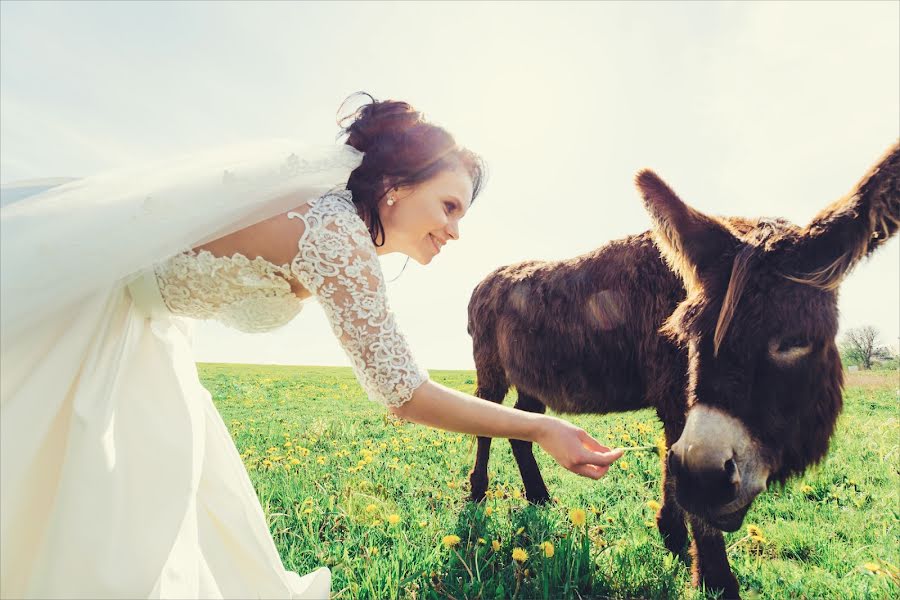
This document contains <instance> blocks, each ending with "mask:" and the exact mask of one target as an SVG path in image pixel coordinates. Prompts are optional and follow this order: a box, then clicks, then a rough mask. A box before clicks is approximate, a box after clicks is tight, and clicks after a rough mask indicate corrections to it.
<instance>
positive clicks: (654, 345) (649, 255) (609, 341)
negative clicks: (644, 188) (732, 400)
mask: <svg viewBox="0 0 900 600" xmlns="http://www.w3.org/2000/svg"><path fill="white" fill-rule="evenodd" d="M684 295H685V291H684V287H683V285H682V283H681V281H680V279H678V278H677V277H676V276H675V275H674V274H673V273H672V272H671V270H670V269H669V268H668V266H667V265H666V264H665V262H664V261H663V260H662V258H661V257H660V254H659V251H658V250H657V248H656V246H655V245H654V243H653V240H652V238H651V235H650V233H649V232H646V233H643V234H640V235H636V236H630V237H628V238H625V239H622V240H618V241H615V242H611V243H609V244H606V245H605V246H603V247H601V248H598V249H597V250H594V251H593V252H590V253H588V254H585V255H582V256H579V257H576V258H573V259H569V260H564V261H554V262H545V261H528V262H523V263H518V264H514V265H509V266H506V267H502V268H500V269H497V270H496V271H494V272H493V273H491V274H490V275H488V276H487V277H486V278H485V279H484V280H483V281H482V282H481V283H480V284H479V285H478V287H476V288H475V291H474V292H473V294H472V298H471V300H470V302H469V333H470V334H471V336H472V342H473V353H474V358H475V366H476V369H477V371H478V390H477V394H478V395H479V396H480V397H482V398H484V399H487V400H491V401H494V402H499V401H501V400H502V399H503V397H504V395H505V394H506V392H507V390H508V389H509V387H510V386H515V387H516V389H517V391H518V393H519V396H520V397H521V396H522V395H523V394H524V395H527V396H529V397H532V398H535V399H537V400H538V401H540V403H542V404H543V405H545V406H548V407H550V408H552V409H553V410H555V411H557V412H562V413H604V412H613V411H624V410H634V409H638V408H642V407H645V406H651V405H652V406H657V407H659V405H660V403H662V402H664V401H668V402H671V401H672V400H673V399H672V398H671V390H673V389H675V390H677V389H684V385H683V382H682V380H681V378H682V377H683V373H684V372H685V371H686V369H685V368H684V364H683V363H684V358H683V357H682V355H681V354H680V353H679V352H678V350H677V349H676V348H675V347H674V346H673V345H672V344H671V343H670V342H669V341H668V340H666V339H665V338H663V337H661V336H660V335H659V333H658V330H659V328H660V326H661V325H662V323H663V322H664V321H665V319H666V318H667V317H668V315H670V314H671V313H672V311H673V310H674V309H675V307H676V306H677V305H678V303H679V302H680V301H681V300H683V299H684ZM667 390H668V394H669V395H668V396H666V391H667Z"/></svg>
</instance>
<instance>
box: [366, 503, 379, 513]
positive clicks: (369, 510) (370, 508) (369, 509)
mask: <svg viewBox="0 0 900 600" xmlns="http://www.w3.org/2000/svg"><path fill="white" fill-rule="evenodd" d="M376 510H378V507H377V506H376V505H374V504H370V505H368V506H367V507H366V512H367V513H369V514H372V513H373V512H375V511H376Z"/></svg>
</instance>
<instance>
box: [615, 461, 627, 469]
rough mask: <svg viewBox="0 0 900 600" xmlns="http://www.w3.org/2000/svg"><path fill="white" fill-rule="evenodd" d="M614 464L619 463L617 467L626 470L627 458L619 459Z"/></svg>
mask: <svg viewBox="0 0 900 600" xmlns="http://www.w3.org/2000/svg"><path fill="white" fill-rule="evenodd" d="M616 464H617V465H619V468H620V469H622V470H623V471H627V470H628V461H627V460H620V461H619V462H617V463H616Z"/></svg>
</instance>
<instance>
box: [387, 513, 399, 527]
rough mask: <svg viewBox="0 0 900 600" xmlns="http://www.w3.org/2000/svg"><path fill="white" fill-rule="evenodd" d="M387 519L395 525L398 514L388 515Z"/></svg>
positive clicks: (397, 521)
mask: <svg viewBox="0 0 900 600" xmlns="http://www.w3.org/2000/svg"><path fill="white" fill-rule="evenodd" d="M387 520H388V523H390V524H391V525H396V524H397V523H399V522H400V515H389V516H388V518H387Z"/></svg>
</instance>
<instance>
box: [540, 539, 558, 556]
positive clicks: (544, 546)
mask: <svg viewBox="0 0 900 600" xmlns="http://www.w3.org/2000/svg"><path fill="white" fill-rule="evenodd" d="M540 548H541V550H543V551H544V556H546V557H547V558H553V553H554V552H555V551H556V549H555V548H554V547H553V544H552V543H550V542H541V546H540Z"/></svg>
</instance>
